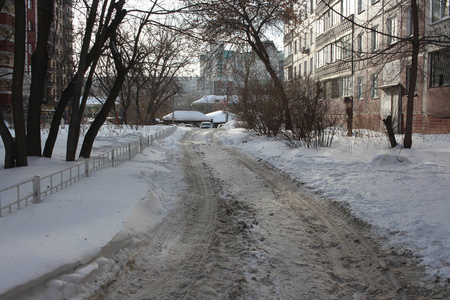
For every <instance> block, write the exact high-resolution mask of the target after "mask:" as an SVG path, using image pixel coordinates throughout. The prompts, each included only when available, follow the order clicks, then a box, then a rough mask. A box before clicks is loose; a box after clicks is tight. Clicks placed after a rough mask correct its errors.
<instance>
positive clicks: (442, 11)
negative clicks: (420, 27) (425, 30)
mask: <svg viewBox="0 0 450 300" xmlns="http://www.w3.org/2000/svg"><path fill="white" fill-rule="evenodd" d="M448 16H449V0H432V3H431V22H437V21H439V20H442V19H444V18H447V17H448Z"/></svg>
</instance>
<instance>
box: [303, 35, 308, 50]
mask: <svg viewBox="0 0 450 300" xmlns="http://www.w3.org/2000/svg"><path fill="white" fill-rule="evenodd" d="M304 40H305V48H306V47H307V46H308V33H307V32H305V36H304Z"/></svg>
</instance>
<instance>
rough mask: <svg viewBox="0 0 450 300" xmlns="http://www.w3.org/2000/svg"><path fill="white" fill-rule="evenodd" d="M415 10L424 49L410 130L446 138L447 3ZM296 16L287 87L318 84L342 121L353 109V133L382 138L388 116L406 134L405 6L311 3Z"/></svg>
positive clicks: (449, 116)
mask: <svg viewBox="0 0 450 300" xmlns="http://www.w3.org/2000/svg"><path fill="white" fill-rule="evenodd" d="M418 3H419V32H420V34H421V38H422V39H423V41H424V43H422V44H421V46H422V47H421V51H420V54H419V74H418V79H417V85H416V89H415V97H414V121H413V131H414V132H415V133H424V134H429V133H450V101H449V100H450V82H449V81H450V75H449V71H448V68H445V67H443V66H445V65H447V66H448V65H449V62H450V50H449V48H448V46H449V45H450V39H449V22H450V18H449V6H448V1H442V0H426V1H418ZM299 9H300V15H301V16H302V18H301V22H300V23H299V24H295V26H292V25H290V26H286V34H285V39H284V43H285V52H286V58H285V72H286V75H285V80H291V79H294V78H297V77H301V76H305V75H309V76H312V77H314V78H316V79H317V80H319V81H320V82H321V85H322V92H323V97H324V98H325V99H331V101H332V102H334V103H335V104H336V106H338V107H340V109H338V110H337V112H336V113H337V114H340V115H341V116H342V119H346V108H348V106H350V109H351V110H352V111H353V114H354V118H353V127H354V128H367V129H372V130H377V131H383V130H384V125H383V123H382V120H383V119H384V118H386V117H387V116H392V119H393V121H394V130H395V132H397V133H401V132H403V131H404V127H405V125H404V124H405V121H406V103H407V92H408V86H409V84H408V82H409V74H410V70H411V57H410V55H411V54H410V53H411V43H410V42H409V41H408V39H409V38H410V37H411V35H412V18H411V9H410V0H317V1H316V0H313V1H309V0H308V1H305V3H304V6H302V7H299ZM305 12H307V13H305ZM305 33H306V34H305ZM308 33H309V38H308V43H307V44H305V43H304V39H305V37H307V34H308ZM430 39H431V40H432V42H431V43H430V42H429V41H430ZM433 39H434V40H433ZM425 40H427V42H425ZM299 44H300V45H302V47H301V48H299V47H298V45H299ZM446 45H447V46H446ZM304 46H307V48H304ZM346 105H348V106H346ZM343 123H344V124H345V122H343Z"/></svg>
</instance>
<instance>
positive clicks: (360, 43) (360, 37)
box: [356, 32, 364, 56]
mask: <svg viewBox="0 0 450 300" xmlns="http://www.w3.org/2000/svg"><path fill="white" fill-rule="evenodd" d="M363 38H364V34H363V33H362V32H361V33H360V34H358V37H357V45H356V47H357V53H358V55H359V56H361V55H363V42H364V39H363Z"/></svg>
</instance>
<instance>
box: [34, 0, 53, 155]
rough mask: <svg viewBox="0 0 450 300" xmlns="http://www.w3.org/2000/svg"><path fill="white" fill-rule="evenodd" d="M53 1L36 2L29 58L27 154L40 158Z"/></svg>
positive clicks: (42, 0)
mask: <svg viewBox="0 0 450 300" xmlns="http://www.w3.org/2000/svg"><path fill="white" fill-rule="evenodd" d="M53 5H54V0H40V1H38V5H37V7H38V38H37V45H36V50H35V52H34V53H33V56H32V57H31V87H30V98H29V101H28V120H27V153H28V155H29V156H41V127H40V121H41V105H42V101H43V97H44V90H45V79H46V76H47V67H48V61H49V54H48V38H49V34H50V28H51V26H52V22H53Z"/></svg>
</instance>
